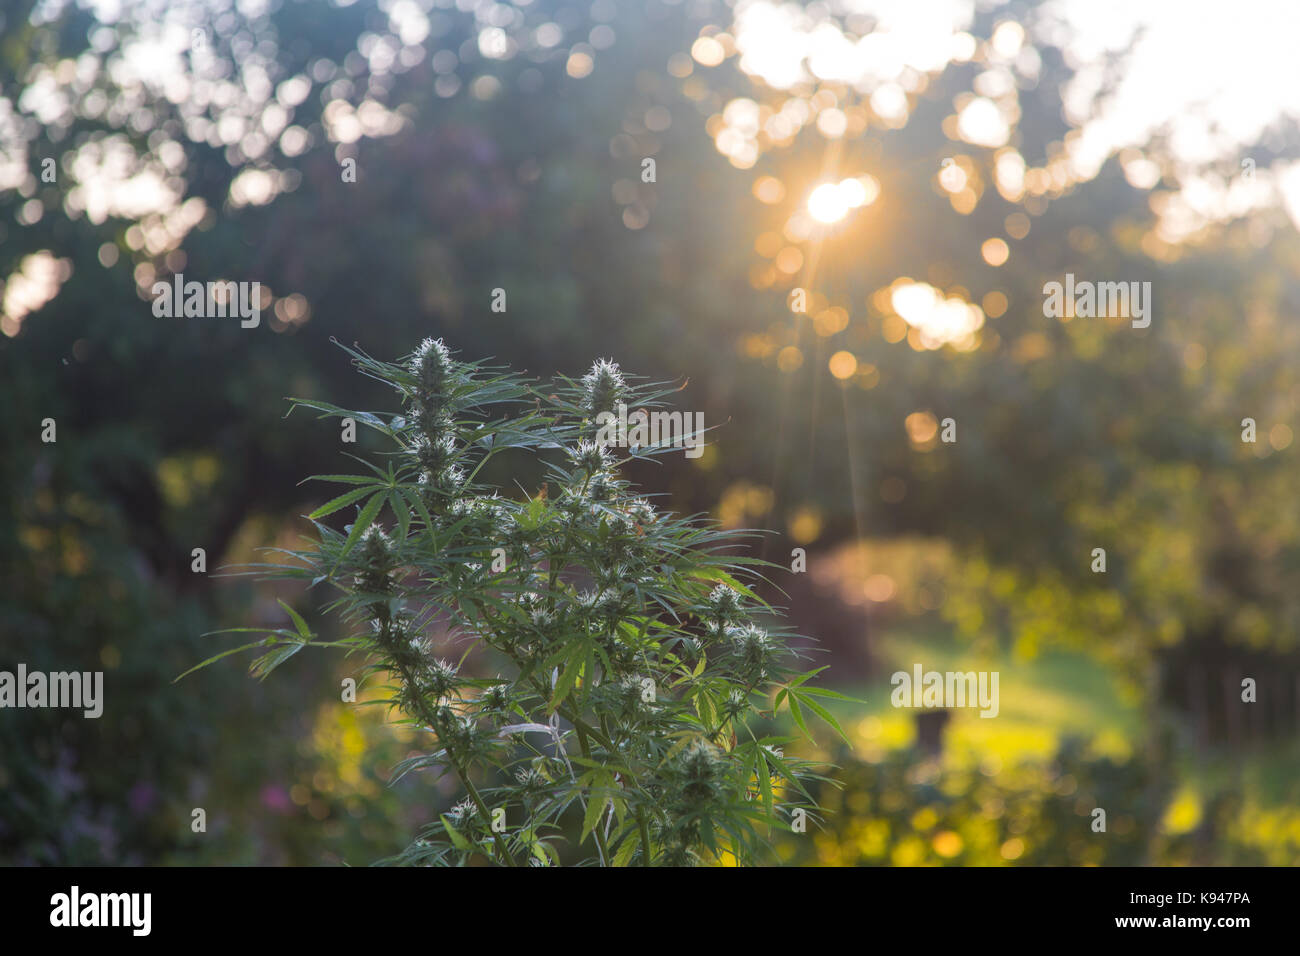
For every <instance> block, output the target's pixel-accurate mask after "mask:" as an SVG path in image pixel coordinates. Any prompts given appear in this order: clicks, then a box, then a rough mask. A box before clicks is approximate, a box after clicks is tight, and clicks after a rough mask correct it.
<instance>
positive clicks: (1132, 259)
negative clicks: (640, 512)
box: [0, 0, 1300, 865]
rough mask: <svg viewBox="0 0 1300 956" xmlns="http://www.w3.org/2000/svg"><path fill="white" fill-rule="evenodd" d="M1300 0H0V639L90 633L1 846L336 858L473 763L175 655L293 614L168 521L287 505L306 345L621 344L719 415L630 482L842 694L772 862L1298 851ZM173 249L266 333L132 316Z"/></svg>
mask: <svg viewBox="0 0 1300 956" xmlns="http://www.w3.org/2000/svg"><path fill="white" fill-rule="evenodd" d="M1298 29H1300V8H1297V7H1296V6H1295V5H1294V4H1293V3H1289V2H1276V3H1268V2H1262V0H1255V2H1244V0H1237V2H1233V3H1222V2H1220V3H1211V2H1196V3H1190V2H1183V3H1149V4H1133V3H1112V2H1095V0H1052V2H1042V3H1033V2H1016V0H1013V2H1005V3H1002V2H993V0H828V2H818V3H810V4H806V5H800V4H794V3H776V2H772V0H734V2H714V0H698V2H695V0H683V2H668V0H636V2H632V0H628V2H622V0H594V2H589V0H573V2H566V0H531V2H525V0H515V2H512V3H498V2H492V0H356V2H353V3H342V2H337V0H336V2H326V0H204V2H180V0H178V2H167V0H43V2H30V0H7V2H6V3H5V4H4V6H3V12H0V399H2V400H3V402H4V406H5V414H4V415H3V416H0V448H2V449H3V454H2V455H0V579H2V580H3V582H4V583H3V588H0V668H2V669H8V670H12V669H13V668H14V666H15V665H16V664H17V663H18V662H20V661H21V662H24V663H26V664H27V666H28V667H29V668H30V669H33V670H37V669H40V670H47V671H53V670H73V669H75V670H102V671H104V674H105V678H104V680H105V699H106V703H105V713H104V716H103V717H102V718H100V719H98V720H86V719H82V718H81V716H80V715H79V714H74V713H72V712H69V711H58V710H43V711H33V710H22V711H17V710H6V711H4V712H0V862H3V863H6V864H22V865H26V864H51V863H55V864H68V863H80V864H85V863H91V864H94V863H126V864H176V863H220V864H247V863H266V864H337V863H340V862H346V863H349V864H354V865H364V864H367V863H370V862H372V861H374V860H375V859H378V858H381V857H384V856H387V855H389V854H391V853H394V852H396V851H398V850H400V849H401V848H402V847H403V846H405V845H406V843H407V842H409V840H410V839H411V838H412V837H413V836H414V831H415V829H416V828H417V827H418V826H419V825H420V824H422V823H425V822H427V821H429V820H430V819H433V818H434V816H435V814H436V813H438V812H439V811H441V810H445V809H446V807H447V806H449V805H450V804H451V803H454V802H455V801H457V800H458V799H459V798H460V794H458V793H456V792H454V789H453V788H452V786H451V785H450V781H436V780H434V779H432V778H431V777H427V776H426V777H423V778H421V777H418V776H416V775H413V776H410V777H407V778H405V779H404V780H402V781H401V783H400V784H399V785H398V786H392V787H390V786H389V785H388V783H387V778H388V776H389V774H390V772H391V769H392V767H393V766H394V765H395V764H396V763H397V762H399V761H400V760H401V759H403V758H404V757H405V756H406V755H407V754H408V753H409V752H410V751H411V750H412V748H414V747H416V746H417V745H418V741H415V740H413V739H411V738H409V737H407V736H405V735H404V734H403V733H402V732H401V731H399V730H397V729H395V728H393V727H391V726H389V725H387V724H386V722H385V719H384V709H383V708H382V707H357V706H353V705H350V704H343V703H341V702H340V700H339V684H340V680H341V679H342V678H343V677H345V676H348V675H349V674H350V673H352V670H351V668H352V667H353V665H352V663H351V662H347V661H345V660H343V659H342V658H341V657H338V656H330V655H327V654H320V655H317V656H310V655H302V656H300V657H298V658H297V659H295V660H294V662H293V663H292V665H291V666H288V667H286V668H284V669H282V670H281V671H279V672H278V673H277V674H276V675H275V677H274V678H273V679H272V680H270V681H268V682H266V683H258V682H257V681H255V680H253V679H251V678H250V677H249V676H248V675H247V673H246V672H245V670H244V667H243V666H242V662H241V663H237V662H236V661H237V660H238V659H235V660H232V661H229V662H226V665H224V666H221V665H219V666H215V667H212V668H209V669H207V670H205V671H203V672H201V673H199V674H197V675H194V676H191V677H188V678H186V679H185V680H184V681H182V682H181V683H179V684H173V683H172V681H173V678H175V677H176V676H177V675H178V674H180V673H181V672H182V671H184V670H186V669H187V668H188V667H190V666H192V665H193V664H195V663H197V662H198V661H199V660H202V659H203V658H205V657H208V656H210V655H211V654H214V653H216V652H217V651H219V650H221V649H223V648H224V647H226V646H230V644H231V642H232V640H233V639H232V638H230V637H221V636H207V637H204V636H202V635H203V634H204V633H205V632H209V631H212V630H215V629H217V628H221V627H234V626H240V625H244V624H248V623H259V624H267V625H269V626H279V625H280V624H282V623H283V621H284V614H283V611H282V610H281V609H280V608H279V607H278V606H277V605H276V603H275V599H276V598H277V597H282V598H284V599H285V600H286V601H290V602H292V603H294V604H295V605H296V606H297V607H298V608H299V609H300V610H302V612H303V613H304V614H306V615H307V617H308V619H309V620H310V621H311V622H312V624H313V626H314V627H317V628H321V629H323V631H324V633H326V634H330V633H332V632H331V630H330V628H331V627H333V624H332V623H331V622H330V621H328V620H326V619H324V618H323V617H322V616H321V615H320V614H319V612H318V610H317V608H316V606H315V602H314V600H313V599H310V598H307V597H305V596H304V595H302V594H301V593H298V592H293V591H291V590H275V589H272V588H269V587H259V586H253V585H250V584H248V583H245V582H243V581H242V580H231V579H223V578H216V577H210V576H209V575H207V574H199V573H194V572H193V571H192V570H191V552H192V549H194V548H197V547H202V548H204V549H205V551H206V554H207V556H208V568H209V571H213V570H215V569H216V568H218V567H219V566H221V565H227V564H235V563H241V562H247V561H252V560H258V555H257V550H256V549H258V548H262V547H266V546H272V545H280V546H286V545H291V544H292V543H293V542H295V540H296V538H297V536H298V535H300V534H304V533H305V532H306V531H307V530H309V525H308V523H307V522H306V521H305V520H304V519H303V518H302V517H301V516H302V515H303V514H305V513H306V512H307V511H309V510H310V509H311V508H312V507H314V506H315V505H317V504H319V503H320V502H321V501H323V500H324V499H325V498H326V497H329V492H328V488H327V487H326V486H323V485H316V484H314V483H308V484H305V485H300V484H299V482H300V481H301V479H302V478H304V477H305V476H306V475H308V474H312V473H321V472H338V471H348V470H350V468H351V466H352V465H353V464H354V463H353V462H351V461H350V459H348V458H346V457H345V455H344V452H345V451H358V450H359V452H360V453H364V452H365V451H367V450H368V449H369V450H373V447H374V446H372V445H368V444H367V441H368V439H367V438H365V437H364V436H362V438H361V442H360V444H359V445H357V446H346V447H345V446H343V445H341V444H340V443H339V440H338V437H339V436H338V430H337V425H336V424H335V423H332V422H328V421H316V420H314V419H312V418H311V417H310V416H308V415H295V416H293V417H289V418H286V417H285V413H286V411H287V409H288V405H287V403H286V402H285V401H284V399H285V397H286V396H290V395H293V396H303V397H314V398H325V399H328V400H330V401H334V402H336V403H338V404H340V405H343V406H345V407H354V408H370V407H381V408H388V407H390V403H391V399H390V397H389V395H388V394H385V393H384V392H383V391H382V390H381V389H380V388H379V387H378V386H377V385H376V384H375V383H373V382H370V381H369V380H367V379H365V378H363V377H361V376H359V375H357V374H356V373H355V372H354V371H353V370H352V369H351V367H350V366H349V364H348V362H347V361H346V356H345V355H344V354H343V353H342V352H341V350H340V349H338V348H337V347H336V346H335V345H333V344H332V343H331V340H332V339H338V340H339V341H342V342H345V343H349V344H350V343H354V342H355V343H357V344H359V345H360V346H361V347H362V348H364V349H365V350H366V351H368V352H369V353H370V354H372V355H375V356H377V357H380V358H385V359H392V358H396V357H397V356H400V355H402V354H405V353H407V352H409V351H410V350H411V349H412V348H413V347H414V346H415V345H416V344H418V342H419V341H420V339H422V338H424V337H425V336H435V337H437V336H441V337H444V338H445V339H446V340H447V342H448V344H449V345H451V347H453V348H455V349H458V350H460V351H461V354H462V355H463V357H465V358H469V359H480V358H485V357H489V356H492V357H495V358H496V359H497V360H498V361H499V362H500V363H503V364H505V363H508V364H510V365H512V366H514V367H515V368H517V369H526V370H528V372H529V373H530V374H533V375H537V376H541V377H547V378H549V377H550V376H552V375H554V374H555V373H557V372H560V373H564V374H568V375H577V374H581V373H582V372H583V371H584V370H585V369H586V368H587V367H588V366H589V365H590V363H591V361H592V360H593V359H595V358H597V357H601V356H608V357H612V358H614V359H615V360H617V361H619V362H620V363H621V364H622V365H623V367H624V368H625V369H626V370H628V371H629V372H634V373H637V374H641V375H645V376H650V377H653V378H655V379H660V380H679V381H682V382H683V383H685V387H684V388H683V390H682V391H681V393H680V394H679V396H678V399H679V401H678V404H679V407H681V408H682V409H686V410H692V411H696V410H698V411H703V412H704V414H705V418H706V422H707V423H708V424H709V425H710V426H713V425H721V426H722V427H720V428H718V429H717V430H716V431H715V432H712V433H711V438H712V443H711V444H710V446H709V447H708V449H707V450H706V452H705V454H704V455H703V456H702V457H700V458H698V459H696V460H689V459H686V458H684V457H682V456H673V457H672V458H671V459H665V460H664V461H665V463H664V464H661V465H658V466H655V467H652V468H648V469H647V470H644V471H641V472H637V473H636V475H635V477H637V478H638V479H639V480H640V481H641V482H642V483H643V484H644V485H645V486H646V487H647V489H648V490H650V491H654V492H660V493H663V494H665V495H666V496H667V497H666V498H665V499H662V501H663V503H664V505H665V506H669V507H671V508H672V509H673V510H677V511H683V512H692V511H701V512H709V513H710V514H712V515H713V516H714V517H716V518H717V519H719V520H720V521H722V522H724V523H725V524H727V525H728V526H733V527H737V528H740V527H758V528H766V529H770V530H771V532H772V533H771V534H770V535H768V536H767V538H766V539H765V543H764V545H763V546H762V548H761V549H760V550H761V553H762V556H764V557H766V558H767V559H769V560H772V561H775V562H778V563H780V564H782V565H786V566H788V565H789V564H790V563H791V552H792V550H793V549H795V548H803V549H805V551H806V555H807V571H806V573H801V574H793V573H791V574H785V575H782V574H779V573H778V574H775V575H773V585H774V589H773V591H772V593H771V596H772V597H773V599H775V600H777V601H778V602H779V603H781V604H783V605H785V606H787V607H788V608H789V614H790V616H791V617H792V618H793V619H794V622H795V623H796V624H797V625H799V626H800V627H801V628H802V629H803V630H804V631H805V632H806V633H808V634H810V635H813V636H815V637H817V638H818V639H819V641H820V642H821V647H822V649H823V650H824V651H826V654H825V655H823V657H822V659H821V660H819V661H818V663H819V664H821V663H825V664H829V665H830V670H829V671H828V672H827V673H826V675H825V676H824V678H823V679H824V680H825V681H826V682H827V683H828V684H829V685H830V686H834V687H836V688H837V689H840V690H841V691H844V692H845V693H848V694H850V695H852V696H854V697H858V698H861V699H863V700H865V704H846V705H844V706H841V707H839V708H838V709H837V712H838V716H839V717H840V718H841V720H842V722H843V723H844V725H845V728H846V731H847V732H848V735H849V737H850V738H851V740H852V745H851V746H846V745H844V744H843V743H842V742H836V741H835V740H834V739H833V738H832V737H831V736H830V735H829V734H826V735H823V737H822V738H820V741H819V746H820V749H818V748H817V747H812V746H809V747H807V748H805V749H806V750H807V752H809V753H816V754H820V755H821V756H822V757H823V758H824V759H826V760H828V761H831V762H833V763H835V764H836V765H837V766H838V767H839V769H838V770H837V771H835V773H834V776H835V777H836V778H837V779H838V780H839V781H840V782H841V783H842V784H843V786H842V788H839V789H835V788H827V789H826V790H825V791H824V792H823V793H822V794H821V795H820V796H821V799H822V802H823V803H824V804H825V805H826V806H827V808H828V809H829V810H830V811H831V812H830V813H828V815H827V817H826V824H825V829H824V830H820V831H814V832H810V833H809V834H807V835H805V836H793V835H791V836H790V837H788V838H786V840H785V842H784V843H783V845H782V848H781V849H782V853H783V855H784V856H785V857H786V858H788V859H790V860H791V861H793V862H796V863H800V864H848V865H854V864H857V865H861V864H867V865H910V864H947V865H963V864H981V865H1001V864H1007V865H1032V864H1048V863H1050V864H1098V865H1107V864H1184V863H1198V864H1231V863H1237V864H1241V863H1252V864H1262V863H1268V864H1293V863H1297V862H1300V774H1297V760H1298V758H1300V652H1298V650H1297V635H1298V634H1300V494H1297V492H1298V491H1300V469H1297V464H1296V454H1297V448H1296V446H1295V443H1294V438H1295V429H1296V428H1300V417H1298V414H1297V413H1298V412H1300V323H1297V317H1298V316H1300V237H1298V236H1297V223H1298V222H1300V150H1298V148H1297V147H1298V145H1300V138H1298V131H1297V120H1300V61H1297V59H1296V58H1295V56H1294V51H1293V49H1292V48H1291V45H1292V44H1293V38H1294V36H1295V35H1296V33H1297V30H1298ZM648 161H652V162H648ZM177 273H183V274H184V275H185V277H186V279H187V280H195V279H197V280H199V281H204V280H209V279H211V280H216V279H230V280H234V281H248V282H252V281H258V282H260V283H261V290H262V296H263V298H262V305H263V312H262V321H261V324H260V325H259V326H258V327H257V328H255V329H245V328H241V327H240V325H239V322H238V321H237V320H229V319H201V318H188V319H186V318H176V319H168V318H158V317H155V316H154V314H153V309H152V295H151V288H152V285H153V283H154V282H155V281H169V280H170V278H171V277H172V276H173V275H174V274H177ZM1066 273H1073V274H1074V275H1075V276H1076V277H1078V278H1080V279H1092V280H1097V281H1138V282H1142V281H1146V282H1150V283H1151V285H1152V295H1153V300H1154V305H1153V311H1152V321H1151V324H1150V327H1149V328H1146V329H1135V328H1133V327H1132V326H1131V323H1130V322H1129V320H1128V319H1126V318H1123V317H1120V316H1114V317H1109V318H1105V317H1104V318H1069V319H1056V318H1047V317H1045V316H1044V310H1043V298H1044V297H1043V285H1044V283H1046V282H1050V281H1060V280H1061V279H1062V277H1063V276H1064V274H1066ZM495 289H503V290H505V293H506V297H507V299H506V302H507V307H506V311H504V312H495V311H493V310H492V308H491V303H492V301H493V290H495ZM46 418H53V419H55V421H56V422H57V442H55V443H45V442H43V441H42V440H41V432H42V424H41V423H42V420H44V419H46ZM949 418H951V419H952V420H953V421H954V423H955V427H956V438H957V440H956V441H955V442H952V443H948V442H944V441H942V440H941V436H940V429H941V423H942V422H943V421H944V420H945V419H949ZM1246 418H1251V419H1253V420H1254V422H1255V423H1256V428H1257V434H1256V440H1255V441H1254V442H1246V441H1243V437H1242V434H1243V419H1246ZM1095 548H1103V549H1105V552H1106V556H1107V568H1106V571H1105V573H1095V572H1094V571H1093V570H1092V567H1093V563H1094V556H1093V549H1095ZM776 587H779V588H780V589H782V590H783V591H784V594H781V593H779V592H778V591H776V590H775V588H776ZM917 663H919V664H922V665H923V666H924V667H925V669H927V670H970V669H977V670H990V671H998V672H999V674H1000V676H1001V684H1000V713H999V716H998V717H997V718H996V719H990V720H984V719H980V718H979V717H978V712H977V711H974V710H954V711H952V712H950V713H949V712H941V713H937V714H930V715H918V712H916V711H913V710H906V709H894V708H893V707H891V706H890V703H889V693H890V690H891V686H890V682H889V675H890V674H891V673H893V672H894V671H896V670H900V669H902V670H908V671H909V672H910V671H911V669H912V667H913V666H914V665H915V664H917ZM1244 678H1251V679H1253V680H1254V681H1255V682H1256V684H1257V700H1256V702H1254V703H1250V704H1244V703H1242V701H1241V685H1242V680H1243V679H1244ZM195 807H203V808H205V810H206V812H207V821H208V826H207V832H206V833H193V832H192V831H191V828H190V823H191V810H192V809H193V808H195ZM1095 807H1101V808H1105V809H1106V810H1107V815H1108V829H1107V832H1106V833H1104V834H1099V833H1094V832H1092V829H1091V822H1092V816H1091V813H1092V810H1093V808H1095Z"/></svg>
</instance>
